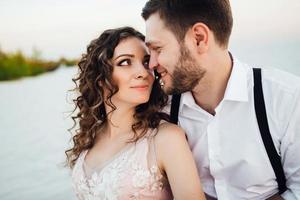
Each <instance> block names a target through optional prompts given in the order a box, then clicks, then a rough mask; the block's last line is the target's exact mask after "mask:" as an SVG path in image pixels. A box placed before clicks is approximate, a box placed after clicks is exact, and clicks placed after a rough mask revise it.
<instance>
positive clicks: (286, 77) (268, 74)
mask: <svg viewBox="0 0 300 200" xmlns="http://www.w3.org/2000/svg"><path fill="white" fill-rule="evenodd" d="M262 84H263V85H264V87H265V88H266V89H271V90H273V91H274V92H276V91H278V92H283V93H289V94H296V93H299V91H300V77H298V76H296V75H294V74H291V73H289V72H286V71H283V70H280V69H275V68H262Z"/></svg>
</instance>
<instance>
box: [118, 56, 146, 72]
mask: <svg viewBox="0 0 300 200" xmlns="http://www.w3.org/2000/svg"><path fill="white" fill-rule="evenodd" d="M149 61H150V56H145V58H144V59H143V60H142V61H139V62H140V63H142V64H143V66H144V67H145V69H149ZM133 62H135V61H132V60H131V59H129V58H126V59H123V60H121V61H119V62H117V66H120V67H123V66H131V65H132V64H133Z"/></svg>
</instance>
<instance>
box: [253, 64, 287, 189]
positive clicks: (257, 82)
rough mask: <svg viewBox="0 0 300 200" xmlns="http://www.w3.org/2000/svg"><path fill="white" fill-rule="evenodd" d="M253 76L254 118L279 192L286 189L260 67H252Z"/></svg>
mask: <svg viewBox="0 0 300 200" xmlns="http://www.w3.org/2000/svg"><path fill="white" fill-rule="evenodd" d="M253 76H254V106H255V113H256V119H257V123H258V126H259V130H260V134H261V137H262V140H263V143H264V145H265V149H266V151H267V154H268V156H269V160H270V162H271V165H272V167H273V170H274V172H275V176H276V180H277V183H278V189H279V194H282V193H283V192H285V191H286V189H287V188H286V179H285V175H284V172H283V167H282V164H281V158H280V156H279V155H278V154H277V151H276V148H275V146H274V143H273V140H272V137H271V133H270V129H269V125H268V120H267V113H266V107H265V101H264V96H263V90H262V84H261V69H259V68H254V69H253Z"/></svg>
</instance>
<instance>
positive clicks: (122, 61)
mask: <svg viewBox="0 0 300 200" xmlns="http://www.w3.org/2000/svg"><path fill="white" fill-rule="evenodd" d="M117 65H118V66H129V65H131V60H130V59H128V58H127V59H123V60H121V61H119V62H118V64H117Z"/></svg>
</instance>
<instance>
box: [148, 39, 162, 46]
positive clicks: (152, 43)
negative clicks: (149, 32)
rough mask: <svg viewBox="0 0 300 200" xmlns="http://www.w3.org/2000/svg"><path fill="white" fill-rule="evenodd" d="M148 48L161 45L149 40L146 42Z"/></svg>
mask: <svg viewBox="0 0 300 200" xmlns="http://www.w3.org/2000/svg"><path fill="white" fill-rule="evenodd" d="M145 44H146V46H147V47H151V46H154V45H158V44H160V43H159V42H158V41H154V40H148V41H146V42H145Z"/></svg>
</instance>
